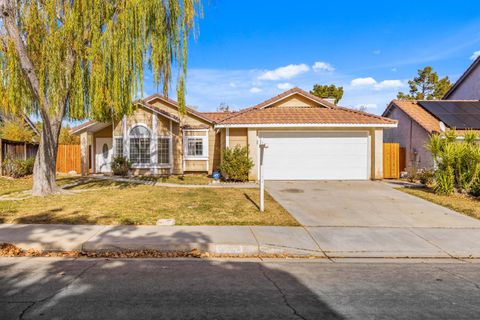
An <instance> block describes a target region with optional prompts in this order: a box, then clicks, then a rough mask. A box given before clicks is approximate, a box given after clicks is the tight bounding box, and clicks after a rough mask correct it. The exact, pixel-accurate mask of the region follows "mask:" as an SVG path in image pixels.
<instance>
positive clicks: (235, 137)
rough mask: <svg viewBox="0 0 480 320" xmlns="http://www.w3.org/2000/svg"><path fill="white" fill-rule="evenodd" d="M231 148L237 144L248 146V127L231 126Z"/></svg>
mask: <svg viewBox="0 0 480 320" xmlns="http://www.w3.org/2000/svg"><path fill="white" fill-rule="evenodd" d="M229 137H230V142H229V143H230V148H234V147H236V146H240V147H246V146H247V145H248V138H247V129H246V128H231V129H230V130H229Z"/></svg>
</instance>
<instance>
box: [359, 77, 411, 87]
mask: <svg viewBox="0 0 480 320" xmlns="http://www.w3.org/2000/svg"><path fill="white" fill-rule="evenodd" d="M350 85H351V86H352V87H373V88H374V89H375V90H384V89H395V88H401V87H403V86H405V84H404V83H403V82H402V81H401V80H383V81H381V82H377V80H375V79H374V78H372V77H366V78H356V79H353V80H352V81H351V82H350Z"/></svg>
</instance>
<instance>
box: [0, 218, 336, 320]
mask: <svg viewBox="0 0 480 320" xmlns="http://www.w3.org/2000/svg"><path fill="white" fill-rule="evenodd" d="M19 228H23V227H19ZM68 230H70V231H68ZM68 230H67V229H63V230H62V229H61V228H60V229H59V230H58V232H57V235H63V236H67V237H68V238H72V239H73V238H75V237H78V234H76V232H75V230H71V229H68ZM132 230H133V229H129V228H118V229H117V230H115V229H114V230H113V231H111V232H109V234H108V236H107V235H105V236H104V237H102V238H101V239H102V241H112V242H114V241H115V240H117V241H118V240H119V237H120V236H122V239H125V237H128V236H130V237H131V241H132V242H133V243H134V242H135V240H137V239H140V240H141V239H142V238H143V237H150V238H152V234H149V233H148V232H146V233H144V235H143V236H140V237H137V236H135V235H134V234H133V232H132ZM153 230H154V229H152V232H154V231H153ZM18 231H19V232H25V231H26V230H18ZM28 232H30V239H31V240H32V241H39V237H40V236H41V234H42V233H43V232H44V229H43V228H42V227H41V226H30V227H29V229H28ZM67 232H69V233H68V234H65V233H67ZM152 241H154V242H157V241H161V242H162V243H166V244H168V243H170V244H175V245H178V244H182V243H183V244H185V246H186V248H187V247H189V246H191V244H192V243H200V244H202V245H205V246H206V245H208V244H209V243H210V242H211V240H210V238H209V237H208V236H207V235H205V234H202V233H201V232H196V233H185V232H175V233H173V234H171V235H158V236H155V237H153V238H152ZM152 243H153V242H152ZM35 259H38V260H37V261H38V262H36V261H35ZM34 261H35V262H34ZM26 266H29V267H26ZM0 314H2V319H15V318H39V317H42V318H45V319H56V318H66V319H72V318H78V319H99V318H110V319H120V318H122V319H132V318H157V319H167V318H176V319H224V318H228V319H260V318H261V319H284V318H302V319H307V318H308V319H343V317H342V316H341V315H340V314H338V313H337V312H336V311H334V310H333V309H331V308H330V307H329V305H328V304H327V303H325V302H323V301H322V300H321V299H320V298H319V297H318V296H317V295H316V294H315V293H313V292H312V291H311V290H310V289H309V288H308V287H306V286H305V285H304V284H303V283H302V282H301V281H299V280H298V279H297V278H296V277H295V276H294V275H292V274H290V273H288V272H286V271H283V270H279V269H277V268H275V269H273V268H269V267H268V266H266V265H265V264H263V263H261V262H260V261H258V262H257V261H253V262H252V261H248V262H245V261H238V262H236V261H227V262H225V261H209V260H191V259H189V260H159V259H136V260H134V259H129V260H127V259H84V258H79V259H76V260H71V259H48V258H31V259H22V258H17V259H9V260H8V259H4V260H3V262H1V265H0Z"/></svg>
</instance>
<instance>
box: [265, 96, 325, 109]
mask: <svg viewBox="0 0 480 320" xmlns="http://www.w3.org/2000/svg"><path fill="white" fill-rule="evenodd" d="M272 106H273V107H280V108H295V107H297V108H298V107H300V108H305V107H315V106H318V104H316V103H315V102H313V101H312V100H310V99H307V98H304V97H302V96H301V95H294V96H291V97H288V98H286V99H283V100H281V101H279V102H277V103H275V104H273V105H272Z"/></svg>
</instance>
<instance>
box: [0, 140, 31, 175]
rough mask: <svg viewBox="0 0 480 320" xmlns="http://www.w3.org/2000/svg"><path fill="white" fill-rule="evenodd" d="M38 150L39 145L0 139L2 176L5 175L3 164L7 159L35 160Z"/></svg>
mask: <svg viewBox="0 0 480 320" xmlns="http://www.w3.org/2000/svg"><path fill="white" fill-rule="evenodd" d="M37 150H38V144H34V143H29V142H22V141H11V140H5V139H0V175H3V168H2V167H3V166H2V164H3V161H5V159H7V158H8V159H12V160H27V159H28V158H35V156H36V155H37Z"/></svg>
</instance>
